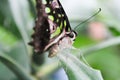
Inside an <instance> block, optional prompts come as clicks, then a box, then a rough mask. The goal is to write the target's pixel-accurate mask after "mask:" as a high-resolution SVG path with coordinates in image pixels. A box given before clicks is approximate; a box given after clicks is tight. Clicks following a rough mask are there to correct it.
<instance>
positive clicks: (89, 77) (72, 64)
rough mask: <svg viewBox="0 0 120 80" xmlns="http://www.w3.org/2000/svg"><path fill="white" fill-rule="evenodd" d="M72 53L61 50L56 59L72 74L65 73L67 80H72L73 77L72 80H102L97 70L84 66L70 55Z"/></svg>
mask: <svg viewBox="0 0 120 80" xmlns="http://www.w3.org/2000/svg"><path fill="white" fill-rule="evenodd" d="M71 52H72V51H71V50H70V49H65V50H62V51H61V52H60V53H59V54H58V55H57V57H58V58H59V59H60V60H61V61H62V62H63V63H64V64H65V65H66V66H67V67H68V68H69V69H70V71H72V74H70V73H68V71H66V73H67V74H68V75H72V76H69V79H70V80H72V79H71V78H73V76H74V78H75V79H74V80H103V78H102V76H101V73H100V71H99V70H95V69H93V68H91V67H90V66H88V65H86V64H84V63H83V62H82V61H81V60H79V59H78V58H77V57H75V56H74V55H72V53H71Z"/></svg>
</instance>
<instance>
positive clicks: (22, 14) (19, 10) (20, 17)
mask: <svg viewBox="0 0 120 80" xmlns="http://www.w3.org/2000/svg"><path fill="white" fill-rule="evenodd" d="M8 2H9V5H10V8H11V12H12V16H13V19H14V21H15V23H16V25H17V27H18V30H19V32H20V34H21V36H22V38H23V40H24V43H25V45H26V48H27V51H28V53H30V52H29V51H30V47H29V46H28V42H29V41H30V39H29V36H28V29H29V28H30V27H31V26H32V19H31V17H30V12H29V5H28V1H27V0H8Z"/></svg>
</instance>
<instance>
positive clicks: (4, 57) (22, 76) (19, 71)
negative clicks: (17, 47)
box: [0, 52, 34, 80]
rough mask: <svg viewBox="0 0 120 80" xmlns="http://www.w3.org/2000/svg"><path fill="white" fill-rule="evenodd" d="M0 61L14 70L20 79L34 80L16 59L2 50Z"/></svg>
mask: <svg viewBox="0 0 120 80" xmlns="http://www.w3.org/2000/svg"><path fill="white" fill-rule="evenodd" d="M0 61H1V62H2V63H4V64H5V65H6V66H7V67H8V68H9V69H10V70H12V71H13V72H14V73H15V75H16V76H17V77H18V78H19V79H20V80H34V79H33V77H32V76H30V74H29V73H28V72H27V71H26V70H24V69H23V68H22V67H21V66H20V65H19V64H18V63H17V62H16V61H15V60H13V59H12V58H10V57H9V56H8V55H6V54H4V53H2V52H0Z"/></svg>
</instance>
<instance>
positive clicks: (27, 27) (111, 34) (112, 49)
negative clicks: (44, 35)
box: [0, 0, 120, 80]
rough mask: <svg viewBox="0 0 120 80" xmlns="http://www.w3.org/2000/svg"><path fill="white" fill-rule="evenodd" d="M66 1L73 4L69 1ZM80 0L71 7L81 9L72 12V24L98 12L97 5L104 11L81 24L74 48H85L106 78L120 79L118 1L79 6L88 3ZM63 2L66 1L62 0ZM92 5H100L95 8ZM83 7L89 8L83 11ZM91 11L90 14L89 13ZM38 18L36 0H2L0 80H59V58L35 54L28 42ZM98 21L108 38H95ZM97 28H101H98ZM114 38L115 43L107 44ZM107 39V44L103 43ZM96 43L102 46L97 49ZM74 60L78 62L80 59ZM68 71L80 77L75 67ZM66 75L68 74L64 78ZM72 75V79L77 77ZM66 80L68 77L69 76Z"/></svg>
mask: <svg viewBox="0 0 120 80" xmlns="http://www.w3.org/2000/svg"><path fill="white" fill-rule="evenodd" d="M66 1H68V2H69V3H70V1H69V0H66ZM80 1H81V2H79V0H78V1H74V2H75V4H76V5H75V6H76V7H73V5H72V6H69V8H71V9H72V8H74V10H75V11H73V12H78V13H77V15H76V14H72V13H71V15H72V16H68V17H69V18H70V23H71V25H72V26H75V25H77V24H79V23H80V22H82V21H84V20H86V19H87V18H86V16H91V15H92V14H94V13H95V12H96V8H97V9H98V8H99V7H100V8H102V11H101V12H100V13H99V14H98V15H96V16H94V17H93V18H92V19H91V20H89V21H88V22H86V23H85V24H84V25H80V28H79V34H78V37H77V38H76V41H75V43H74V47H76V48H78V49H81V52H82V51H83V53H82V54H83V56H84V57H85V59H86V60H87V62H88V63H89V64H90V66H91V67H93V68H95V69H99V70H101V73H102V75H103V78H104V80H119V79H120V76H119V74H120V67H119V66H120V58H119V57H120V45H119V44H120V38H119V36H120V26H119V20H120V17H119V15H117V14H120V12H119V10H120V6H119V5H117V1H118V0H115V1H114V0H109V1H107V2H106V1H105V0H102V1H103V2H102V1H100V0H90V1H91V2H95V3H94V4H91V3H87V4H89V5H88V6H86V5H85V7H83V5H82V6H80V5H78V3H82V2H84V1H83V0H80ZM61 2H64V1H63V0H61ZM76 2H77V3H76ZM118 2H119V1H118ZM66 3H67V2H66ZM66 3H65V4H66ZM71 3H72V0H71ZM71 3H70V4H71ZM111 3H113V5H112V6H110V5H109V4H111ZM67 4H68V3H67ZM72 4H73V3H72ZM92 5H97V6H95V8H93V6H92ZM63 6H64V5H63ZM66 6H67V5H66ZM90 6H92V7H90ZM78 7H80V8H78ZM87 8H88V9H90V10H91V9H92V11H88V12H86V11H87V10H88V9H87ZM79 9H80V10H81V9H84V10H85V9H86V10H85V11H80V10H79ZM71 11H72V10H71ZM84 13H85V14H84ZM87 13H89V14H88V15H86V14H87ZM16 14H17V15H16ZM83 14H84V16H82V17H81V18H80V20H79V19H78V17H79V16H81V15H83ZM76 16H77V17H76ZM35 17H36V11H35V1H34V0H0V80H19V79H23V80H34V79H36V78H40V80H42V79H43V80H50V79H51V80H58V79H56V78H55V77H56V75H57V73H59V69H60V68H61V66H59V63H58V62H59V61H58V59H56V58H52V59H48V57H46V54H43V55H35V54H34V55H33V51H32V49H31V47H30V46H28V45H27V44H28V42H29V41H30V35H31V34H32V27H33V26H34V19H35ZM96 22H99V23H100V24H102V25H104V29H105V35H104V36H105V37H103V38H102V39H100V40H98V39H94V38H95V37H93V36H92V34H91V33H89V29H90V24H91V23H96ZM73 28H74V27H73ZM94 28H95V29H96V30H98V29H97V28H96V27H94ZM110 40H111V42H109V43H107V42H108V41H110ZM104 42H105V43H107V44H106V45H104V44H102V43H104ZM116 42H117V43H116ZM100 44H101V45H102V47H101V45H100ZM94 45H98V46H97V47H96V48H95V49H94V47H93V46H94ZM92 47H93V48H92ZM91 49H92V50H91ZM85 50H86V51H85ZM87 50H88V51H87ZM89 50H90V51H89ZM79 53H80V52H79ZM84 54H85V55H84ZM75 55H76V54H75ZM78 55H79V54H78ZM73 61H75V62H76V60H73ZM63 62H64V60H63ZM78 62H79V61H78ZM11 64H13V65H11ZM5 65H6V66H7V67H6V66H5ZM68 65H69V63H68ZM74 65H76V64H74ZM82 65H84V64H82ZM8 66H9V67H8ZM79 66H80V65H79ZM79 66H78V67H79ZM73 71H74V70H73ZM66 72H67V71H66ZM68 72H69V74H68V76H70V77H72V78H74V79H75V78H76V77H75V76H77V75H75V76H73V74H74V73H73V72H72V71H71V70H69V69H68ZM68 72H67V73H68ZM55 74H56V75H55ZM61 74H63V73H61ZM61 74H60V75H61ZM6 75H7V77H6ZM23 76H24V77H23ZM64 76H65V75H63V76H62V77H64ZM33 77H35V78H33ZM57 78H58V75H57ZM72 78H70V79H71V80H73V79H72ZM77 78H78V76H77ZM61 80H62V79H61ZM64 80H67V79H66V78H65V79H64Z"/></svg>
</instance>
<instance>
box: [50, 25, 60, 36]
mask: <svg viewBox="0 0 120 80" xmlns="http://www.w3.org/2000/svg"><path fill="white" fill-rule="evenodd" d="M60 31H61V30H60V28H59V27H57V29H56V31H55V32H54V33H52V34H51V38H53V37H55V36H57V35H59V34H60Z"/></svg>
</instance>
